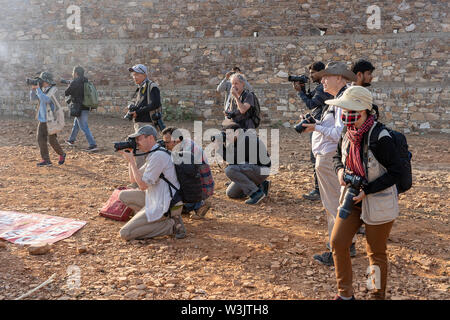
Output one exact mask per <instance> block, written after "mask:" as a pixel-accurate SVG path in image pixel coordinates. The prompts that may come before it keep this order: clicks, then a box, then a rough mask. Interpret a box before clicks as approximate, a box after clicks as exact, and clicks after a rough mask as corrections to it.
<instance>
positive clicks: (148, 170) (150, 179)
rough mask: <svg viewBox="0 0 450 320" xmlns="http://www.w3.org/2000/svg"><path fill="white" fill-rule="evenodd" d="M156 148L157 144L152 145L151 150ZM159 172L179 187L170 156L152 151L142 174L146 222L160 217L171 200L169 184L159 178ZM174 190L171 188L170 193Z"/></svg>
mask: <svg viewBox="0 0 450 320" xmlns="http://www.w3.org/2000/svg"><path fill="white" fill-rule="evenodd" d="M156 148H158V145H157V144H156V145H155V146H153V148H152V150H154V149H156ZM161 173H163V174H164V176H165V177H166V179H167V180H169V181H170V182H171V183H172V184H173V185H174V186H175V187H176V188H177V189H179V188H180V183H179V182H178V179H177V174H176V171H175V167H174V165H173V162H172V158H171V156H170V155H168V154H167V153H166V152H164V151H155V152H152V153H150V154H149V155H148V156H147V158H146V163H145V171H144V174H143V176H142V181H144V182H145V183H146V184H147V185H148V188H147V190H146V191H145V215H146V216H147V221H148V222H153V221H156V220H159V219H161V217H162V216H163V215H164V213H166V212H167V211H168V210H169V206H170V201H171V200H172V197H171V196H170V192H169V184H168V183H167V182H165V181H164V180H162V179H160V178H159V176H160V174H161ZM175 192H176V190H174V189H172V195H174V194H175Z"/></svg>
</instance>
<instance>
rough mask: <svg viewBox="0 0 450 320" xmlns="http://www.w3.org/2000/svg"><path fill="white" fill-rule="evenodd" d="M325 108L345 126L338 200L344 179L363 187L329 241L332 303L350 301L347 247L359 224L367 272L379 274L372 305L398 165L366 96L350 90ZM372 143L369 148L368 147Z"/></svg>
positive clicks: (381, 288)
mask: <svg viewBox="0 0 450 320" xmlns="http://www.w3.org/2000/svg"><path fill="white" fill-rule="evenodd" d="M326 103H327V104H333V105H336V106H339V107H341V108H342V109H343V113H342V120H343V123H344V125H346V126H347V131H346V133H345V134H343V135H342V136H341V138H340V140H339V144H338V148H337V151H336V154H335V156H334V157H333V161H334V168H335V172H336V173H337V175H338V178H339V182H340V185H341V186H346V188H345V189H343V190H342V192H341V199H342V196H344V195H345V194H346V191H347V189H348V188H349V187H350V186H351V183H349V184H346V183H345V181H344V173H346V174H347V175H350V177H352V178H354V177H356V178H359V179H362V180H363V181H365V182H366V183H362V187H361V188H358V190H356V192H355V194H356V196H355V197H353V198H352V199H353V201H354V202H353V204H352V208H351V212H350V214H348V215H347V216H345V215H343V217H341V212H340V213H339V215H338V216H337V217H336V222H335V225H334V228H333V232H332V235H331V246H332V250H333V257H334V262H335V267H336V280H337V287H338V296H336V299H337V300H350V299H354V297H353V289H352V264H351V261H350V257H349V252H348V247H349V245H350V243H351V241H352V237H353V236H354V235H355V233H356V232H357V231H358V229H359V228H360V226H361V225H362V224H365V228H366V240H367V245H366V250H367V255H368V257H369V262H370V265H371V266H372V268H371V269H372V270H375V271H376V270H377V269H378V270H379V272H378V273H377V272H375V276H376V277H378V278H376V279H375V280H376V281H375V283H378V285H376V288H375V290H374V291H373V292H371V294H372V297H373V298H375V299H384V298H385V292H386V280H387V264H388V262H387V254H386V244H387V239H388V237H389V233H390V231H391V228H392V225H393V223H394V220H395V219H396V218H397V217H398V214H399V208H398V195H397V188H396V185H395V184H396V182H397V181H398V180H399V178H400V177H401V173H402V163H401V161H400V158H399V154H398V151H397V150H396V147H395V145H394V142H393V139H392V137H391V136H390V134H389V132H388V131H387V130H386V129H384V127H383V126H382V125H381V124H380V123H377V122H376V121H375V117H374V112H373V110H372V94H371V92H370V91H369V90H367V89H366V88H363V87H361V86H352V87H350V88H348V89H347V90H346V91H345V92H344V94H343V95H342V96H341V97H340V98H338V99H334V100H328V101H327V102H326ZM372 136H373V137H374V138H372ZM372 139H375V143H373V142H370V146H369V145H368V143H369V141H372ZM346 178H347V176H346ZM358 193H359V194H358ZM342 202H343V200H341V203H342ZM340 210H341V208H340ZM377 280H378V281H377Z"/></svg>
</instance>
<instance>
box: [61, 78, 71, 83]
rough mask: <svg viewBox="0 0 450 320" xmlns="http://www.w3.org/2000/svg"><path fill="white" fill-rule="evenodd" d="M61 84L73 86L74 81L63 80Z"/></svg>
mask: <svg viewBox="0 0 450 320" xmlns="http://www.w3.org/2000/svg"><path fill="white" fill-rule="evenodd" d="M60 82H61V83H63V84H71V83H72V80H64V79H61V81H60Z"/></svg>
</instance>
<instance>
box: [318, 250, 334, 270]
mask: <svg viewBox="0 0 450 320" xmlns="http://www.w3.org/2000/svg"><path fill="white" fill-rule="evenodd" d="M314 260H316V261H317V262H319V263H321V264H323V265H326V266H330V267H332V266H334V261H333V254H332V253H331V252H329V251H328V252H324V253H322V254H316V255H315V256H314Z"/></svg>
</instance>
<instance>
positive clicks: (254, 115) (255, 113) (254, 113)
mask: <svg viewBox="0 0 450 320" xmlns="http://www.w3.org/2000/svg"><path fill="white" fill-rule="evenodd" d="M252 94H253V97H254V98H255V106H254V107H253V108H251V110H250V119H252V121H253V123H254V124H255V129H256V128H258V127H259V125H260V124H261V106H260V105H259V100H258V97H257V96H256V94H255V93H254V92H252Z"/></svg>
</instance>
